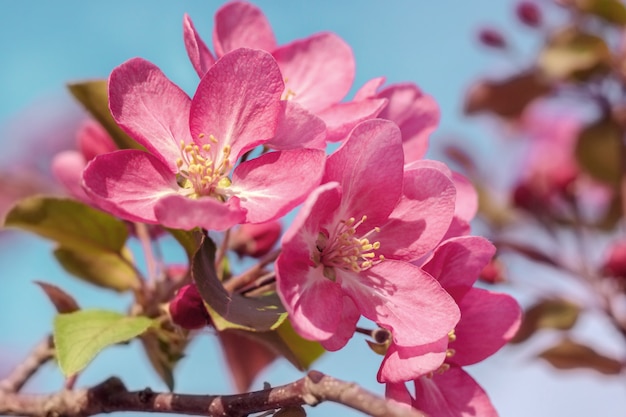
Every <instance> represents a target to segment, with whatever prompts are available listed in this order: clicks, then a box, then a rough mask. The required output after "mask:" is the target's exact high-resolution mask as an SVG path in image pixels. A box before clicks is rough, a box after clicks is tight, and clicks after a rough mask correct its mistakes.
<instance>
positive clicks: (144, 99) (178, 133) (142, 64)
mask: <svg viewBox="0 0 626 417" xmlns="http://www.w3.org/2000/svg"><path fill="white" fill-rule="evenodd" d="M190 104H191V103H190V100H189V97H188V96H187V94H185V92H184V91H183V90H181V89H180V88H179V87H178V86H177V85H176V84H174V83H172V82H171V81H170V80H168V79H167V77H166V76H165V75H164V74H163V73H162V72H161V70H160V69H159V68H158V67H157V66H156V65H154V64H152V63H150V62H148V61H146V60H144V59H141V58H133V59H131V60H129V61H126V62H125V63H123V64H122V65H120V66H119V67H117V68H115V69H114V70H113V72H111V76H110V77H109V107H110V109H111V114H112V115H113V118H114V119H115V121H116V122H117V123H118V124H119V125H120V126H121V127H122V128H123V129H124V130H125V131H126V132H127V133H128V134H129V135H130V136H132V138H133V139H135V140H136V141H137V142H138V143H140V144H141V145H143V146H144V147H145V148H146V149H148V150H149V151H150V152H152V154H154V155H155V156H156V157H157V158H159V159H160V160H161V162H162V163H163V164H164V165H166V166H167V167H169V168H170V170H171V171H173V172H174V171H176V160H177V159H178V158H179V157H180V142H181V141H184V142H185V143H189V142H190V139H191V137H190V136H189V126H188V118H187V115H188V114H189V107H190Z"/></svg>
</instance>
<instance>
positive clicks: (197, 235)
mask: <svg viewBox="0 0 626 417" xmlns="http://www.w3.org/2000/svg"><path fill="white" fill-rule="evenodd" d="M166 230H167V231H168V232H169V233H170V234H171V235H172V237H173V238H174V239H176V241H177V242H178V243H180V246H182V247H183V249H184V250H185V253H186V254H187V258H188V259H189V260H190V261H191V260H192V259H193V256H194V255H195V253H196V252H197V251H198V248H199V247H200V244H201V243H202V232H200V231H197V230H196V231H193V230H192V231H187V230H177V229H166Z"/></svg>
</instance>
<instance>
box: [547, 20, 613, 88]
mask: <svg viewBox="0 0 626 417" xmlns="http://www.w3.org/2000/svg"><path fill="white" fill-rule="evenodd" d="M538 64H539V67H540V68H541V70H542V71H543V73H544V74H545V75H546V76H547V77H548V78H550V79H554V80H570V81H584V80H586V79H588V78H589V77H591V76H592V75H595V74H597V73H599V72H604V71H607V70H608V69H609V67H610V64H611V51H610V50H609V47H608V46H607V45H606V43H605V42H604V40H603V39H602V38H600V37H598V36H596V35H592V34H589V33H585V32H581V31H579V30H578V29H576V28H566V29H564V30H562V31H560V32H558V33H556V34H555V35H554V36H552V37H551V38H550V39H549V40H548V43H547V44H546V45H545V46H544V48H543V50H542V51H541V54H540V55H539V62H538Z"/></svg>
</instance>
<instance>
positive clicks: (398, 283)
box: [335, 260, 460, 346]
mask: <svg viewBox="0 0 626 417" xmlns="http://www.w3.org/2000/svg"><path fill="white" fill-rule="evenodd" d="M335 270H336V271H337V275H338V276H339V275H341V277H342V280H341V283H342V287H343V289H344V291H345V292H346V294H348V295H349V296H350V297H352V300H353V301H354V303H355V304H356V305H357V307H358V309H359V310H360V311H361V314H363V315H364V316H365V317H367V318H368V319H370V320H372V321H374V322H376V323H378V325H379V326H381V327H383V328H385V329H387V330H389V331H391V332H392V335H393V340H394V342H395V343H396V344H398V345H400V346H418V345H423V344H427V343H432V342H435V341H437V340H439V339H441V338H442V337H444V336H447V334H448V332H450V331H451V330H452V329H454V327H455V326H456V324H457V322H458V320H459V316H460V314H459V309H458V307H457V305H456V304H455V303H454V300H453V299H452V298H451V297H450V296H449V295H448V293H447V292H445V291H444V290H443V288H441V286H440V285H439V283H438V282H437V281H436V280H435V279H434V278H433V277H431V276H430V275H428V274H427V273H425V272H424V271H422V270H421V269H420V268H418V267H416V266H415V265H411V264H409V263H407V262H401V261H394V260H385V261H383V262H381V263H379V264H377V265H374V266H373V267H371V268H370V269H368V270H366V271H364V272H361V273H359V274H358V275H356V274H354V273H352V272H344V271H341V270H339V269H335ZM355 275H356V276H355Z"/></svg>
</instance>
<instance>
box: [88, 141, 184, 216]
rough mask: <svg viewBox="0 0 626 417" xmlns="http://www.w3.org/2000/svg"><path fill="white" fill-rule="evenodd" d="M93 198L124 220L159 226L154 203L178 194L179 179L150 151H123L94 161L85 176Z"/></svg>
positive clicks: (102, 156) (89, 193)
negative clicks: (177, 181)
mask: <svg viewBox="0 0 626 417" xmlns="http://www.w3.org/2000/svg"><path fill="white" fill-rule="evenodd" d="M83 181H84V188H85V191H86V192H87V195H89V197H90V198H92V199H94V200H95V201H96V203H97V204H98V205H99V206H100V207H103V208H105V209H106V210H107V211H109V212H110V213H111V214H113V215H115V216H118V217H121V218H123V219H125V220H130V221H140V222H144V223H152V224H154V223H158V221H157V218H156V217H155V214H154V206H155V204H156V203H157V202H158V201H159V200H160V199H161V198H163V197H165V196H167V195H169V194H175V193H177V192H178V189H179V187H178V184H177V183H176V176H175V175H174V173H173V172H171V171H170V170H169V167H167V166H166V165H164V164H163V163H162V162H161V160H160V159H159V158H157V157H155V156H153V155H151V154H149V153H147V152H143V151H136V150H122V151H116V152H112V153H107V154H103V155H100V156H97V157H96V158H94V159H93V160H92V161H91V162H90V163H89V164H87V167H86V168H85V171H84V173H83Z"/></svg>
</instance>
